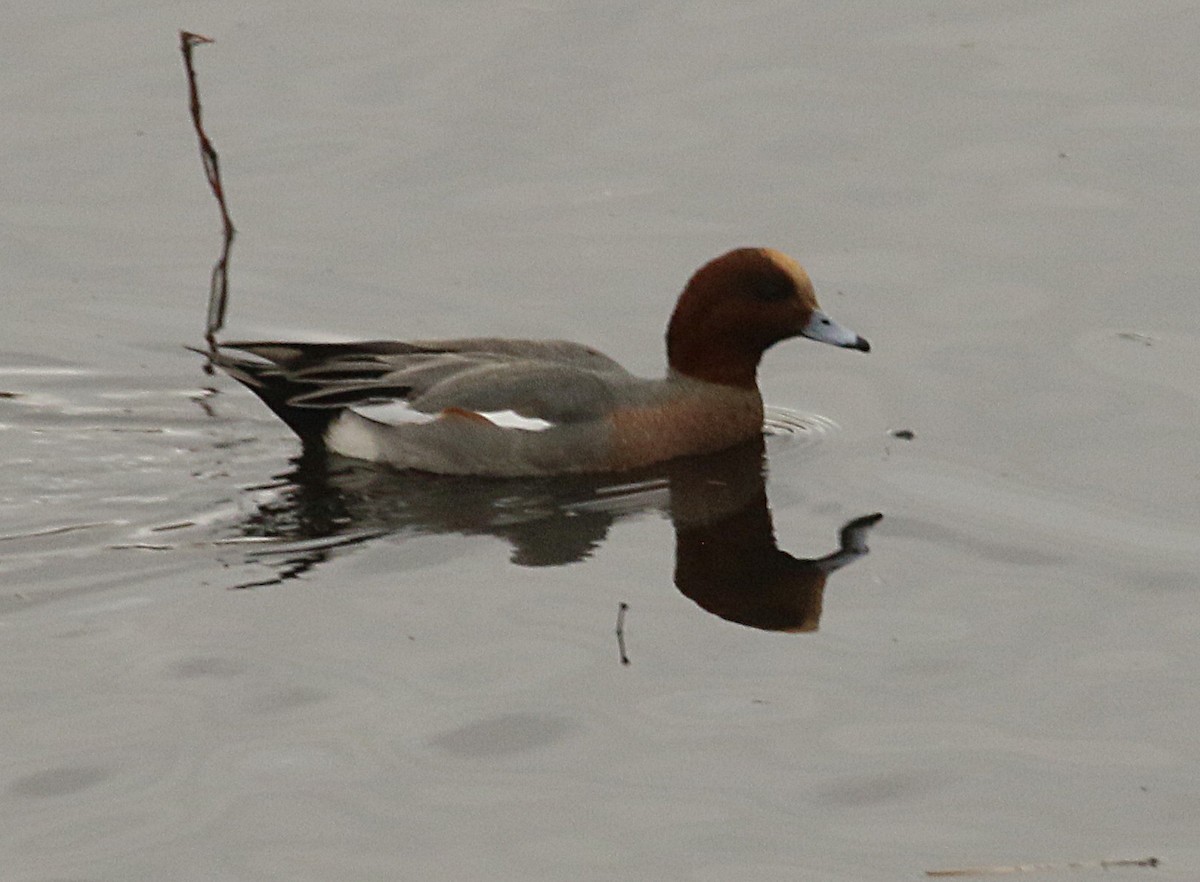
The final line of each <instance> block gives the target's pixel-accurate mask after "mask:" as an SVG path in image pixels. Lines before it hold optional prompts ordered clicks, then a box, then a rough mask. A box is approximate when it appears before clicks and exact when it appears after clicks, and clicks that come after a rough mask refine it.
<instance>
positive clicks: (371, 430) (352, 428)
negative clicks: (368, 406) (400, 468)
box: [325, 411, 384, 462]
mask: <svg viewBox="0 0 1200 882" xmlns="http://www.w3.org/2000/svg"><path fill="white" fill-rule="evenodd" d="M383 428H384V427H383V426H373V425H372V424H371V423H370V422H368V421H367V420H364V419H362V418H361V417H360V416H359V415H358V414H356V413H354V411H346V412H345V413H341V414H338V416H337V418H336V419H334V420H333V421H332V422H331V423H330V424H329V428H328V429H326V430H325V446H326V447H328V448H329V449H330V450H331V451H333V452H334V453H340V454H341V455H342V456H352V457H354V458H355V459H365V460H368V461H370V462H382V461H383V456H382V455H381V454H380V450H379V443H378V442H377V441H376V439H375V433H376V432H378V431H380V430H381V429H383Z"/></svg>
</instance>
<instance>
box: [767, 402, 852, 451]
mask: <svg viewBox="0 0 1200 882" xmlns="http://www.w3.org/2000/svg"><path fill="white" fill-rule="evenodd" d="M840 430H841V426H839V425H838V424H837V423H835V422H834V421H833V420H831V419H829V418H828V417H823V416H821V415H820V414H816V413H805V412H804V411H800V410H791V409H789V408H786V407H775V406H774V405H767V406H766V407H765V408H764V412H763V433H764V434H765V435H766V436H767V437H768V438H772V439H782V441H783V442H784V443H787V444H788V445H796V446H800V447H804V448H808V447H815V446H817V445H818V444H821V443H822V442H823V441H824V440H825V439H826V438H828V437H829V436H830V435H832V434H834V433H835V432H838V431H840ZM774 443H779V441H776V442H774Z"/></svg>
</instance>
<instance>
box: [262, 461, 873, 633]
mask: <svg viewBox="0 0 1200 882" xmlns="http://www.w3.org/2000/svg"><path fill="white" fill-rule="evenodd" d="M256 489H258V490H260V491H267V492H266V496H265V498H264V500H263V501H262V502H260V503H259V504H258V506H257V508H256V509H255V510H254V511H253V512H252V513H251V514H250V515H249V516H248V517H247V518H246V519H245V520H244V521H243V522H242V524H241V530H242V533H243V535H245V536H247V537H258V538H270V539H274V540H284V543H285V545H284V547H283V548H282V549H280V548H278V546H275V547H274V548H273V550H270V551H265V552H262V553H258V554H256V555H255V557H256V558H257V559H258V560H259V562H261V563H266V564H268V565H270V566H271V567H272V568H273V569H274V572H275V576H274V577H273V578H269V579H264V580H261V581H258V582H253V583H247V584H245V585H242V586H240V587H255V586H258V585H264V584H279V583H282V582H286V581H288V580H289V579H292V578H296V577H298V576H301V575H303V574H304V573H306V572H307V571H309V570H311V569H312V568H314V567H317V566H319V565H320V564H321V563H323V562H324V561H325V560H327V559H329V558H330V557H331V556H332V555H333V554H334V553H336V551H337V549H338V548H340V547H344V546H347V545H354V544H358V543H361V542H365V541H367V540H369V539H372V538H376V537H379V536H383V535H390V534H400V535H403V534H406V533H407V534H410V535H428V534H448V533H458V534H462V535H491V536H497V537H501V538H504V539H505V540H507V541H508V542H509V543H510V544H511V545H512V555H511V559H512V562H513V563H515V564H518V565H521V566H529V567H540V566H562V565H564V564H569V563H574V562H577V561H581V560H584V559H586V558H587V557H589V556H590V555H591V554H592V552H593V551H594V550H595V549H596V548H597V547H598V546H599V545H600V544H601V543H602V542H603V541H604V539H605V538H606V536H607V534H608V530H609V528H610V527H611V526H612V524H613V523H615V522H616V521H617V520H619V519H620V518H622V517H626V516H630V515H636V514H642V513H645V512H648V511H655V510H665V511H666V512H667V513H668V514H669V516H670V518H671V521H672V523H673V524H674V527H675V585H676V587H678V589H679V590H680V591H681V592H682V593H683V594H684V595H686V596H687V597H688V598H690V599H691V600H692V601H694V602H695V603H696V604H697V605H699V606H700V607H702V608H703V609H705V610H707V611H708V612H710V613H712V614H713V615H716V616H720V617H721V618H723V619H727V620H728V621H731V622H736V623H738V624H741V625H747V626H749V627H752V628H760V629H766V630H775V631H794V632H801V631H814V630H816V628H817V626H818V623H819V621H820V616H821V605H822V597H823V595H824V589H825V583H826V580H827V578H828V576H829V574H830V573H832V572H833V571H835V570H837V569H839V568H841V567H843V566H845V565H846V564H848V563H850V562H851V561H853V560H855V559H857V558H858V557H861V556H862V555H863V554H865V553H866V552H867V546H866V535H867V533H868V532H869V529H870V527H872V526H873V525H874V524H875V523H877V522H878V521H879V519H880V518H881V517H882V515H879V514H872V515H866V516H864V517H860V518H856V519H854V520H852V521H850V522H849V523H847V524H845V525H844V526H843V527H842V529H841V533H840V543H839V547H838V548H836V549H835V550H834V551H833V552H832V553H830V554H828V555H825V556H824V557H817V558H796V557H793V556H792V555H790V554H788V553H787V552H786V551H783V550H782V549H780V548H779V547H778V546H777V545H776V541H775V533H774V527H773V524H772V520H771V512H770V509H769V507H768V505H767V494H766V481H765V459H764V444H763V439H762V438H756V439H753V440H752V441H749V442H747V443H745V444H742V445H740V446H738V447H735V448H733V449H731V450H727V451H723V452H721V453H717V454H712V455H708V456H702V457H689V458H685V459H679V460H675V461H672V462H668V463H665V464H662V465H660V466H657V467H653V468H650V469H643V470H640V471H637V472H630V473H627V474H622V475H619V476H613V475H606V476H566V477H563V476H558V477H551V478H528V479H507V480H498V479H490V478H463V477H451V476H444V475H428V474H422V473H416V472H396V471H392V470H389V469H384V468H378V467H375V466H371V465H367V464H362V463H358V462H354V461H349V460H338V459H331V460H325V459H324V458H312V459H302V460H299V461H298V462H297V464H296V467H295V468H294V469H293V470H292V471H291V472H289V473H287V474H286V475H283V476H281V477H280V479H279V480H278V482H276V483H274V484H271V485H269V486H266V487H262V488H256Z"/></svg>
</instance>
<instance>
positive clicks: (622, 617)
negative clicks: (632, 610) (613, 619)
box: [617, 601, 629, 665]
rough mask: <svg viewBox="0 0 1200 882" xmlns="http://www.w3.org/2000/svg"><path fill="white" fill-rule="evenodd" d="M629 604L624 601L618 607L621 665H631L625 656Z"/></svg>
mask: <svg viewBox="0 0 1200 882" xmlns="http://www.w3.org/2000/svg"><path fill="white" fill-rule="evenodd" d="M628 609H629V604H628V603H625V602H624V601H622V602H621V604H620V606H618V607H617V652H619V653H620V656H621V664H623V665H627V664H629V656H628V655H626V654H625V613H626V611H627V610H628Z"/></svg>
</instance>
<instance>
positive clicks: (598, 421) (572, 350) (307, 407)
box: [204, 247, 871, 477]
mask: <svg viewBox="0 0 1200 882" xmlns="http://www.w3.org/2000/svg"><path fill="white" fill-rule="evenodd" d="M793 337H806V338H808V339H810V340H816V341H818V342H821V343H828V344H831V345H833V346H838V347H841V348H845V349H853V350H857V351H859V352H869V351H870V349H871V347H870V344H869V343H868V342H867V340H866V339H864V338H863V337H861V336H859V335H858V334H856V333H854V332H853V331H850V330H848V329H847V328H845V327H843V326H842V325H840V324H838V323H837V322H835V321H834V320H833V319H832V318H830V317H829V316H828V315H826V313H825V312H824V311H823V310H822V309H821V307H820V306H819V305H818V303H817V298H816V294H815V293H814V290H813V284H812V281H811V279H809V276H808V273H806V272H805V270H804V268H803V267H802V266H800V264H799V263H797V262H796V261H795V260H793V259H792V258H790V257H788V256H787V255H786V254H784V253H782V252H780V251H777V250H775V249H772V248H763V247H745V248H736V249H734V250H732V251H729V252H727V253H725V254H723V255H721V256H720V257H717V258H715V259H713V260H710V261H709V262H708V263H706V264H704V265H703V266H702V267H700V269H698V270H697V271H696V272H695V273H694V274H693V275H692V276H691V278H690V279H689V280H688V282H687V284H686V285H685V286H684V289H683V292H682V293H681V294H680V295H679V299H678V301H677V302H676V304H675V309H674V311H673V312H672V314H671V318H670V321H669V323H668V325H667V332H666V351H667V371H666V375H665V376H664V377H662V378H658V379H648V378H643V377H638V376H636V375H634V374H632V373H630V372H629V371H628V370H626V369H625V368H624V367H622V366H621V365H620V364H619V363H618V362H616V361H615V360H613V359H612V358H610V357H608V356H607V355H604V354H603V353H601V352H600V351H598V350H596V349H594V348H592V347H591V346H587V345H584V344H581V343H572V342H567V341H564V340H514V339H501V338H495V337H478V338H467V339H448V340H423V341H413V342H402V341H396V340H368V341H361V342H349V343H307V342H281V341H240V342H229V343H219V344H214V345H213V346H212V347H211V348H210V349H209V350H206V351H205V353H204V354H206V355H207V356H208V357H209V359H210V360H211V362H212V364H214V365H216V366H217V367H219V368H220V369H221V370H222V371H224V372H225V373H226V374H228V375H229V376H230V377H232V378H233V379H234V380H236V381H238V382H239V383H241V384H242V385H244V386H246V387H247V388H248V389H249V390H250V391H251V392H253V393H254V394H255V395H257V396H258V397H259V398H260V399H261V400H262V401H263V403H264V404H265V405H266V406H267V407H268V408H270V409H271V411H273V412H274V413H275V414H276V415H277V416H278V417H279V418H280V419H281V420H282V421H283V422H284V423H285V424H286V425H287V426H288V427H289V428H291V430H292V431H293V432H295V434H296V435H297V436H299V438H300V441H301V444H302V448H303V452H304V454H305V455H316V456H329V455H337V456H343V457H350V458H352V459H358V460H366V461H368V462H372V463H377V464H380V465H385V466H390V467H392V468H396V469H414V470H419V471H423V472H432V473H437V474H447V475H477V476H492V477H528V476H548V475H555V474H567V473H601V472H622V471H627V470H630V469H635V468H640V467H643V466H647V465H653V464H656V463H660V462H666V461H668V460H672V459H675V458H677V457H683V456H697V455H702V454H708V453H714V452H717V451H720V450H724V449H726V448H729V447H733V446H735V445H737V444H740V443H742V442H744V441H746V440H747V439H750V438H753V437H755V436H756V435H761V433H762V427H763V400H762V395H761V393H760V391H759V388H758V368H759V363H760V361H761V360H762V357H763V354H764V353H765V352H766V351H767V350H768V349H770V348H771V347H772V346H774V345H775V344H776V343H778V342H780V341H782V340H787V339H790V338H793Z"/></svg>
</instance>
